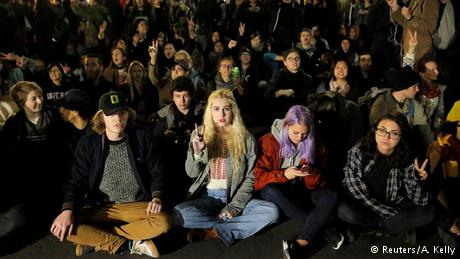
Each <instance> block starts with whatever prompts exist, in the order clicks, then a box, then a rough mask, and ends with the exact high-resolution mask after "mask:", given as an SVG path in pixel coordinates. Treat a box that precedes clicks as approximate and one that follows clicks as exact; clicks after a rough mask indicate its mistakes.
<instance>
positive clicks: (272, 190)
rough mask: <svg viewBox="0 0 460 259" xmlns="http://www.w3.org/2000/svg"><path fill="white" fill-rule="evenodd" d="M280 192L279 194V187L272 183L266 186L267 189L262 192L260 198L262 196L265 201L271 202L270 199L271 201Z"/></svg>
mask: <svg viewBox="0 0 460 259" xmlns="http://www.w3.org/2000/svg"><path fill="white" fill-rule="evenodd" d="M278 192H279V189H278V187H277V184H275V183H271V184H267V185H265V187H264V188H262V190H261V191H260V196H261V197H262V198H263V199H264V200H269V199H271V198H272V197H273V196H275V195H277V194H278Z"/></svg>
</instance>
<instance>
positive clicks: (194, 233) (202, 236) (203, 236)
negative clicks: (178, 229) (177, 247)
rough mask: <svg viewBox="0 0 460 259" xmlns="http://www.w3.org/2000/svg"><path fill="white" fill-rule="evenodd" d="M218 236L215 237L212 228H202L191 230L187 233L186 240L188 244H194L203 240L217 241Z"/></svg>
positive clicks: (214, 231)
mask: <svg viewBox="0 0 460 259" xmlns="http://www.w3.org/2000/svg"><path fill="white" fill-rule="evenodd" d="M219 239H220V238H219V236H218V235H217V232H216V230H215V229H214V228H209V229H203V228H197V229H191V230H190V231H189V232H188V233H187V240H188V241H189V242H190V243H194V242H199V241H204V240H219Z"/></svg>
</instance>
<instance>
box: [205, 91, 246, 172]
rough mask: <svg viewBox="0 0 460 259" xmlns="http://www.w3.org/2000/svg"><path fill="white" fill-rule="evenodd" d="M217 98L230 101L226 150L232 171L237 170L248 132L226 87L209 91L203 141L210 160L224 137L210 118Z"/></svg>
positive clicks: (217, 150) (244, 151)
mask: <svg viewBox="0 0 460 259" xmlns="http://www.w3.org/2000/svg"><path fill="white" fill-rule="evenodd" d="M219 98H225V99H227V100H228V102H229V103H230V108H231V111H232V121H231V122H230V126H229V129H228V140H227V145H228V151H229V154H230V157H231V158H232V169H233V172H234V173H236V172H238V169H240V167H241V164H242V156H243V155H244V154H245V153H246V151H247V150H246V145H245V140H246V137H247V135H248V134H249V133H248V131H247V130H246V126H245V125H244V122H243V119H242V118H241V115H240V109H239V108H238V105H237V104H236V100H235V97H234V96H233V94H232V92H231V91H230V90H228V89H220V90H216V91H214V92H212V93H211V95H210V96H209V98H208V104H207V106H206V110H205V112H204V117H203V124H204V134H203V135H204V141H205V142H206V146H207V147H208V154H209V157H210V160H212V159H213V158H214V156H216V155H217V154H218V153H219V150H220V148H221V145H222V144H223V141H224V139H223V138H222V135H221V134H220V133H219V132H218V131H217V127H216V124H215V123H214V121H213V119H212V105H213V102H214V100H216V99H219Z"/></svg>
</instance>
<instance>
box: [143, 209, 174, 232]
mask: <svg viewBox="0 0 460 259" xmlns="http://www.w3.org/2000/svg"><path fill="white" fill-rule="evenodd" d="M147 220H150V221H154V222H155V225H158V226H159V227H161V228H162V229H164V232H166V231H168V230H169V229H170V228H171V219H170V216H169V214H168V213H166V212H164V211H161V212H159V213H152V214H150V216H149V217H148V218H147Z"/></svg>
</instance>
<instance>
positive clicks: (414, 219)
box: [338, 200, 438, 234]
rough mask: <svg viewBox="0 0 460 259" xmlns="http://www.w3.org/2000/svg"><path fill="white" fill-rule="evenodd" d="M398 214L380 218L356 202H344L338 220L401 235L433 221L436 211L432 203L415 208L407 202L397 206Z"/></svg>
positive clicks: (340, 207) (415, 206) (341, 204)
mask: <svg viewBox="0 0 460 259" xmlns="http://www.w3.org/2000/svg"><path fill="white" fill-rule="evenodd" d="M397 209H398V211H399V213H398V214H396V215H393V216H390V217H387V218H383V217H380V216H379V215H378V214H376V213H375V212H373V211H372V210H371V209H368V208H365V207H364V206H363V205H361V204H360V203H359V202H358V201H355V200H344V201H342V202H341V203H340V204H339V208H338V214H339V218H340V219H341V220H343V221H345V222H347V223H349V224H352V225H359V226H365V227H380V228H382V230H383V231H385V232H387V233H388V234H397V233H402V232H405V231H408V230H412V229H415V228H418V227H422V226H425V225H427V224H429V223H431V222H433V221H434V219H435V217H436V214H437V212H438V209H437V207H436V205H435V204H434V203H429V204H428V205H426V206H417V205H415V204H413V203H412V202H411V201H409V200H403V201H402V202H401V203H400V204H399V205H398V208H397Z"/></svg>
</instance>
